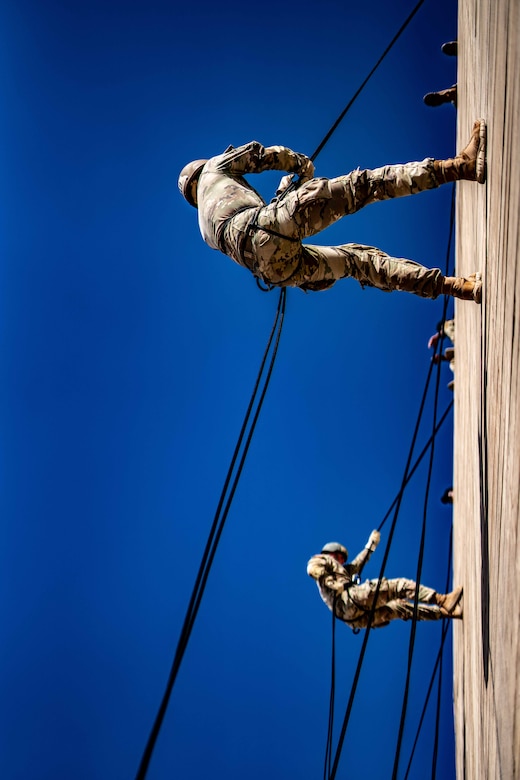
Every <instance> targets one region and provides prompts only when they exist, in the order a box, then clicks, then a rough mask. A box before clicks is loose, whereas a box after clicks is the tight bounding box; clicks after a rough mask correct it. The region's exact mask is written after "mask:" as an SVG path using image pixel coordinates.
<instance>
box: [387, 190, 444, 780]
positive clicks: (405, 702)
mask: <svg viewBox="0 0 520 780" xmlns="http://www.w3.org/2000/svg"><path fill="white" fill-rule="evenodd" d="M454 223H455V188H454V187H453V185H452V197H451V208H450V227H449V232H448V245H447V249H446V269H445V275H446V276H447V274H448V268H449V260H450V255H451V245H452V239H453V226H454ZM447 309H448V296H445V297H444V304H443V313H442V323H443V324H442V326H441V334H443V333H444V322H445V321H446V312H447ZM442 341H443V338H442V335H441V339H440V347H439V349H440V350H442ZM439 354H441V353H439ZM432 365H433V361H432ZM440 377H441V361H439V362H438V364H437V377H436V383H435V395H434V401H433V423H432V425H433V430H434V431H435V428H436V426H437V409H438V403H439V387H440ZM434 455H435V439H433V440H432V446H431V449H430V462H429V464H428V476H427V480H426V490H425V496H424V507H423V521H422V527H421V540H420V544H419V556H418V562H417V573H416V577H415V581H416V583H417V588H416V591H415V598H414V604H413V618H412V627H411V629H410V642H409V645H408V664H407V669H406V681H405V686H404V694H403V704H402V708H401V718H400V722H399V732H398V737H397V746H396V750H395V757H394V767H393V771H392V780H397V771H398V768H399V759H400V756H401V747H402V741H403V734H404V724H405V720H406V711H407V707H408V695H409V691H410V678H411V672H412V661H413V652H414V647H415V636H416V630H417V613H418V609H419V583H420V582H421V578H422V564H423V560H424V548H425V542H426V519H427V514H428V499H429V494H430V485H431V478H432V473H433V459H434Z"/></svg>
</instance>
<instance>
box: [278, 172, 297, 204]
mask: <svg viewBox="0 0 520 780" xmlns="http://www.w3.org/2000/svg"><path fill="white" fill-rule="evenodd" d="M295 176H296V174H295V173H288V174H287V175H286V176H283V177H282V179H281V181H280V184H279V185H278V189H277V190H276V197H277V198H278V197H279V196H280V195H281V194H282V193H283V192H285V190H286V189H287V187H290V186H291V184H292V183H293V179H294V177H295Z"/></svg>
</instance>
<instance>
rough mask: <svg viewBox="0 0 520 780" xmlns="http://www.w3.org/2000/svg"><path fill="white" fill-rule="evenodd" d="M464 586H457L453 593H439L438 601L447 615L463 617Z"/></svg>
mask: <svg viewBox="0 0 520 780" xmlns="http://www.w3.org/2000/svg"><path fill="white" fill-rule="evenodd" d="M461 598H462V587H459V588H455V590H452V592H451V593H446V594H444V593H437V597H436V601H437V604H438V606H439V607H440V608H441V612H442V613H443V615H444V616H445V617H462V605H461V604H460V600H461Z"/></svg>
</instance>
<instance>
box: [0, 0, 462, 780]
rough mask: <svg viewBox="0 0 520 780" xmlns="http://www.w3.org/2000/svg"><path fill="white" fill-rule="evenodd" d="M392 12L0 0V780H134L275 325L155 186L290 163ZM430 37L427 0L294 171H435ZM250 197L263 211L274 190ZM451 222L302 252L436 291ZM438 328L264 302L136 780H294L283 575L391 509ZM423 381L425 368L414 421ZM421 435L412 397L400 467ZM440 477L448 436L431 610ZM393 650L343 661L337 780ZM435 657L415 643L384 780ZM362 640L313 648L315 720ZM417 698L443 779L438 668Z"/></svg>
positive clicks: (228, 449)
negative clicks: (377, 260)
mask: <svg viewBox="0 0 520 780" xmlns="http://www.w3.org/2000/svg"><path fill="white" fill-rule="evenodd" d="M412 6H413V3H411V2H402V1H400V2H394V3H388V2H387V1H386V0H373V2H371V3H370V4H362V3H345V2H339V1H337V0H325V2H323V3H320V4H312V5H311V4H309V5H308V6H307V5H305V4H302V3H301V2H296V0H287V1H286V2H284V3H274V2H270V1H269V0H268V2H266V3H263V4H253V5H250V6H248V5H247V4H243V3H238V2H230V1H229V0H226V1H225V2H224V3H209V2H206V0H202V2H201V3H196V4H190V3H187V4H185V5H182V6H181V5H179V4H178V3H174V2H169V3H167V2H158V0H147V1H146V2H144V0H143V1H142V2H124V3H123V2H117V1H116V0H104V2H97V0H93V1H90V2H85V0H78V1H77V2H73V3H65V2H57V1H56V0H47V2H44V3H43V2H36V0H33V1H32V2H31V1H30V0H16V2H14V0H12V1H11V2H7V3H5V4H4V5H3V7H2V11H1V20H0V21H1V25H0V27H1V30H2V32H1V33H0V35H1V37H2V45H1V46H0V73H1V77H0V78H1V86H2V93H3V103H4V110H3V118H2V122H1V134H2V149H3V154H2V167H3V171H4V175H3V177H2V179H3V183H2V185H1V186H2V203H3V207H2V244H3V249H4V253H3V254H4V257H3V260H2V263H1V286H0V289H1V295H2V302H1V306H0V338H1V350H2V382H1V394H2V395H1V409H2V412H1V437H2V450H1V452H2V468H1V471H0V474H1V508H2V517H3V523H2V544H1V566H0V589H1V593H2V598H1V607H2V611H1V615H2V635H3V639H2V649H1V651H0V652H1V671H0V679H1V701H2V705H1V712H2V721H1V723H0V727H1V729H0V730H1V733H2V740H1V742H2V744H1V752H0V775H1V776H2V778H6V780H72V779H73V780H127V779H128V778H132V777H133V776H134V774H135V771H136V769H137V766H138V763H139V759H140V757H141V753H142V750H143V748H144V745H145V742H146V738H147V736H148V733H149V730H150V727H151V725H152V722H153V719H154V717H155V713H156V710H157V706H158V704H159V701H160V698H161V695H162V692H163V690H164V685H165V682H166V679H167V675H168V672H169V668H170V664H171V660H172V657H173V652H174V649H175V646H176V643H177V640H178V636H179V631H180V627H181V625H182V621H183V618H184V614H185V610H186V607H187V604H188V600H189V596H190V593H191V590H192V587H193V584H194V578H195V574H196V571H197V568H198V565H199V561H200V557H201V555H202V551H203V549H204V544H205V541H206V538H207V534H208V531H209V527H210V525H211V521H212V518H213V514H214V511H215V508H216V505H217V501H218V496H219V493H220V490H221V487H222V484H223V480H224V476H225V474H226V471H227V467H228V463H229V460H230V457H231V454H232V451H233V448H234V444H235V441H236V437H237V435H238V432H239V429H240V425H241V423H242V419H243V415H244V412H245V410H246V407H247V403H248V401H249V397H250V394H251V391H252V388H253V384H254V380H255V377H256V372H257V369H258V366H259V362H260V359H261V356H262V353H263V350H264V346H265V343H266V340H267V336H268V333H269V330H270V328H271V324H272V321H273V317H274V312H275V309H276V303H277V299H278V293H276V292H274V293H271V294H264V293H262V292H260V291H259V290H258V289H257V287H256V285H255V283H254V280H253V279H252V277H250V275H249V274H248V272H246V271H245V270H244V269H241V268H240V267H238V266H236V265H235V264H233V263H232V262H231V261H230V260H228V259H226V258H225V257H224V256H223V255H220V254H219V253H217V252H215V251H212V250H211V249H209V248H208V247H207V246H206V245H205V244H204V243H203V242H202V240H201V238H200V235H199V233H198V228H197V222H196V214H195V212H194V211H193V210H192V209H191V208H190V207H189V206H188V205H187V204H186V203H185V202H184V201H183V200H182V199H181V197H180V196H179V194H178V192H177V176H178V172H179V171H180V169H181V168H182V166H183V165H184V164H185V163H186V162H188V161H189V160H191V159H193V158H198V157H205V156H211V155H213V154H218V153H220V152H221V151H222V150H223V149H224V148H225V147H226V146H227V145H228V144H234V145H240V144H242V143H245V142H247V141H250V140H252V139H255V140H258V141H261V142H262V143H264V144H266V145H269V144H285V145H288V146H290V147H292V148H294V149H295V150H297V151H302V152H306V153H308V154H311V153H312V152H313V151H314V149H315V148H316V147H317V145H318V143H319V142H320V140H321V139H322V137H323V136H324V135H325V133H326V131H327V130H328V129H329V127H330V125H331V124H332V122H333V121H334V119H335V118H336V116H337V115H338V114H339V112H340V111H341V109H342V108H343V107H344V105H345V104H346V103H347V101H348V99H349V98H350V97H351V95H352V94H353V93H354V91H355V90H356V89H357V87H358V86H359V84H360V83H361V81H362V79H363V78H364V77H365V75H366V74H367V73H368V71H369V70H370V68H371V67H372V65H373V64H374V63H375V61H376V59H377V58H378V57H379V55H380V53H381V52H382V51H383V49H384V48H385V46H386V45H387V43H388V42H389V40H390V39H391V37H392V36H393V35H394V33H395V32H396V31H397V29H398V28H399V26H400V24H401V23H402V21H403V20H404V18H405V17H406V15H407V14H408V13H409V11H410V10H411V8H412ZM455 36H456V3H455V2H449V1H448V0H437V1H436V2H433V0H429V2H426V3H425V5H424V6H423V8H422V9H421V11H420V12H419V14H418V16H417V17H416V18H415V20H414V21H413V23H412V25H411V26H410V27H409V28H408V30H407V31H406V33H405V34H404V36H403V37H402V38H401V40H400V41H399V43H398V45H397V46H396V48H394V50H393V51H392V53H391V54H390V56H389V57H388V58H387V60H386V61H385V64H384V65H383V66H382V68H381V69H380V71H379V72H378V73H377V75H376V76H375V77H374V78H373V79H372V81H371V82H370V84H369V86H368V87H367V88H366V89H365V91H364V92H363V94H362V96H361V97H360V99H358V101H357V103H356V104H355V107H354V108H353V109H352V110H351V112H350V113H349V115H348V117H347V119H346V120H345V121H344V122H343V124H342V125H341V127H340V129H339V130H338V131H337V132H336V133H335V135H334V136H333V138H332V140H331V141H330V142H329V144H328V145H327V147H326V149H325V150H324V152H323V153H322V154H321V155H320V156H319V158H318V160H317V174H318V175H325V176H333V175H337V174H340V173H346V172H348V171H350V170H352V169H353V168H355V167H357V166H361V167H376V166H379V165H383V164H387V163H391V162H405V161H408V160H415V159H423V158H424V157H426V156H435V157H443V156H449V155H451V154H452V153H453V152H454V150H455V127H456V114H455V111H454V110H453V108H452V107H451V106H445V107H442V108H440V109H435V110H434V109H428V108H426V107H425V106H424V105H423V103H422V96H423V94H424V93H425V92H427V91H429V90H432V89H438V88H442V87H446V86H449V85H451V84H452V83H453V82H454V81H455V79H456V61H455V60H454V59H452V58H448V57H445V56H444V55H443V54H441V52H440V45H441V44H442V43H443V42H444V41H446V40H450V39H452V38H454V37H455ZM466 129H467V131H468V135H469V130H470V128H469V127H468V128H466ZM263 179H264V181H263V183H260V182H259V181H258V179H255V185H257V186H259V187H260V188H261V189H262V191H263V192H264V194H265V195H266V197H269V196H270V194H271V190H272V188H273V187H274V185H275V179H277V177H275V178H270V177H269V176H266V177H263ZM467 186H470V185H467ZM450 198H451V190H450V188H449V187H445V188H441V189H440V190H437V191H432V192H428V193H424V194H422V195H419V196H417V197H414V198H408V199H402V200H399V201H393V202H387V203H382V204H377V205H374V206H371V207H369V208H368V209H365V211H364V212H362V213H360V214H358V215H355V216H352V217H347V218H346V219H345V220H343V221H342V222H341V223H340V224H338V225H336V226H334V228H331V229H329V230H328V231H327V233H326V234H325V235H324V236H323V241H324V242H325V243H331V244H332V243H344V242H349V241H354V242H359V243H366V244H373V245H375V246H378V247H381V248H382V249H384V250H385V251H387V252H389V253H391V254H395V255H400V256H405V257H411V258H413V259H416V260H419V261H421V262H423V263H424V264H425V265H428V266H438V265H441V266H442V267H443V266H444V263H445V253H446V246H447V239H448V226H449V211H450ZM463 305H472V304H463ZM451 311H452V309H451V308H450V312H451ZM441 314H442V301H436V302H432V301H426V300H421V299H419V298H415V297H414V296H412V295H408V294H406V293H393V294H391V295H388V294H384V293H381V292H379V291H377V290H371V289H366V290H364V291H363V290H361V288H360V287H359V285H358V284H357V283H356V282H354V281H352V280H346V281H342V282H340V283H338V284H337V285H336V286H335V288H334V289H332V290H330V291H328V292H323V293H317V294H309V295H305V294H304V293H302V292H300V291H297V290H292V291H289V294H288V303H287V315H286V323H285V327H284V333H283V336H282V341H281V346H280V352H279V358H278V362H277V365H276V368H275V371H274V374H273V377H272V381H271V385H270V388H269V392H268V395H267V398H266V402H265V406H264V409H263V412H262V415H261V418H260V422H259V424H258V427H257V432H256V434H255V437H254V440H253V444H252V447H251V450H250V455H249V457H248V460H247V462H246V467H245V470H244V473H243V477H242V480H241V483H240V486H239V489H238V491H237V494H236V498H235V501H234V504H233V507H232V510H231V513H230V515H229V518H228V521H227V525H226V529H225V532H224V534H223V537H222V541H221V544H220V547H219V550H218V553H217V556H216V559H215V564H214V568H213V570H212V573H211V576H210V579H209V583H208V589H207V592H206V595H205V598H204V601H203V604H202V608H201V611H200V614H199V618H198V621H197V623H196V625H195V629H194V632H193V635H192V639H191V642H190V644H189V647H188V651H187V654H186V657H185V660H184V663H183V666H182V669H181V672H180V674H179V678H178V682H177V686H176V688H175V690H174V693H173V697H172V700H171V704H170V708H169V710H168V714H167V717H166V720H165V723H164V727H163V730H162V733H161V737H160V740H159V743H158V745H157V749H156V752H155V754H154V758H153V762H152V766H151V769H150V773H149V777H150V780H165V779H166V778H172V777H179V778H180V777H182V778H187V780H202V779H203V778H206V777H208V775H211V776H213V777H226V778H229V780H238V779H239V778H244V777H247V778H248V780H257V779H258V780H260V778H261V779H262V780H264V778H266V777H269V778H271V779H272V780H276V779H277V778H287V777H293V778H319V777H321V774H322V766H323V755H324V747H325V737H326V727H327V710H328V696H329V674H330V624H331V621H330V613H329V612H328V610H327V609H326V607H325V606H324V605H323V603H322V602H321V600H320V598H319V595H318V592H317V589H316V586H315V584H314V582H313V581H312V580H310V579H309V578H308V577H307V575H306V570H305V569H306V563H307V560H308V558H309V557H310V556H311V555H312V554H313V553H315V552H318V551H319V550H320V548H321V546H322V545H323V544H324V543H325V542H327V541H330V540H332V539H338V540H340V541H342V542H344V543H345V544H346V545H347V546H348V547H349V549H350V550H351V553H352V555H354V554H356V553H357V552H358V551H359V549H361V547H362V546H363V545H364V544H365V541H366V539H367V537H368V535H369V533H370V531H371V530H372V529H373V528H375V527H377V525H378V524H379V523H380V521H381V519H382V517H383V516H384V514H385V512H386V510H387V508H388V506H389V505H390V503H391V501H392V500H393V498H394V496H395V495H396V493H397V491H398V488H399V484H400V480H401V476H402V473H403V469H404V465H405V461H406V457H407V454H408V448H409V445H410V441H411V436H412V432H413V428H414V425H415V420H416V416H417V412H418V409H419V402H420V395H421V392H422V388H423V386H424V381H425V377H426V374H427V371H428V367H429V361H430V353H429V351H428V349H427V341H428V338H429V336H430V335H431V334H432V333H433V331H434V329H435V325H436V323H437V321H438V320H439V319H440V317H441ZM450 379H451V374H450V372H449V369H448V368H447V366H446V365H444V366H443V367H442V377H441V381H440V386H441V393H440V409H441V410H443V409H444V408H445V407H446V405H447V404H448V403H449V401H450V400H451V398H452V396H451V394H450V392H449V391H448V390H447V389H446V385H447V383H448V381H450ZM431 421H432V403H431V399H430V401H429V403H428V408H427V412H426V419H425V425H424V427H423V429H422V433H421V437H420V439H421V446H422V443H424V442H425V441H426V439H427V438H428V436H429V433H430V430H431ZM451 474H452V424H451V420H450V422H449V424H447V425H446V428H445V430H444V431H443V433H442V436H440V438H439V440H438V442H437V450H436V461H435V466H434V474H433V482H432V489H431V509H430V514H429V521H428V533H427V541H426V558H425V564H424V574H423V578H422V579H423V581H424V582H425V583H426V584H428V585H432V586H434V587H436V588H438V589H439V590H442V589H443V588H444V583H445V577H446V571H447V547H448V537H449V529H450V524H451V510H450V508H449V507H445V506H443V505H442V504H441V503H440V500H439V499H440V496H441V495H442V493H443V491H444V489H445V488H446V487H447V486H448V485H449V484H450V483H451ZM424 488H425V470H424V469H421V471H420V473H419V474H418V475H417V476H416V477H415V479H414V481H413V483H412V485H411V486H410V489H409V491H408V492H407V497H406V500H405V502H404V504H403V508H402V513H401V517H400V520H399V523H398V526H397V532H396V538H395V541H394V544H393V546H392V551H391V555H390V559H389V563H388V566H387V574H388V576H409V577H412V578H413V577H414V576H415V571H416V566H417V552H418V543H419V533H420V523H421V520H422V511H423V497H424ZM385 531H386V527H385ZM385 541H386V536H385V533H384V534H383V542H385ZM382 555H383V546H381V547H380V549H379V550H378V553H377V554H376V555H375V556H374V557H373V559H372V561H371V563H370V564H369V566H368V567H367V568H366V570H365V573H364V574H365V575H366V576H377V574H378V572H379V566H380V563H381V560H382ZM409 632H410V625H409V624H405V623H394V624H393V625H391V626H390V627H389V628H387V629H384V630H381V631H377V632H374V633H373V636H372V637H371V639H370V643H369V649H368V653H367V657H366V660H365V665H364V670H363V674H362V676H361V681H360V686H359V692H358V696H357V698H356V703H355V707H354V714H353V719H352V722H351V726H350V728H349V731H348V732H347V739H346V742H345V747H344V751H343V756H342V761H341V764H340V771H339V775H338V777H343V778H347V777H358V776H363V777H369V778H370V779H371V780H379V779H380V778H381V780H386V779H387V778H389V776H390V771H391V767H392V763H393V753H394V749H395V742H396V737H397V728H398V722H399V716H400V706H401V698H402V690H403V681H404V675H405V670H406V661H407V648H408V638H409ZM440 635H441V624H440V623H432V624H428V625H425V624H423V625H420V626H419V627H418V639H417V648H416V659H415V666H414V675H413V680H412V688H411V701H410V707H409V721H408V725H407V729H406V734H405V748H404V750H403V761H404V764H405V765H406V761H407V759H408V755H409V746H410V740H411V739H412V738H413V736H414V735H415V728H416V723H417V717H418V714H419V712H420V709H421V707H422V703H423V700H424V695H425V691H426V687H427V684H428V682H429V679H430V674H431V669H432V665H433V661H434V659H435V655H436V652H437V647H438V641H439V639H440ZM361 642H362V637H361V635H360V636H354V635H353V634H352V632H351V631H350V630H349V629H348V628H347V627H345V626H342V625H338V630H337V645H338V646H337V658H338V682H337V691H336V699H337V704H338V715H337V719H338V723H339V722H340V721H341V719H342V716H343V712H344V707H345V705H346V702H347V698H348V693H349V690H350V685H351V681H352V674H353V671H354V668H355V665H356V662H357V658H358V653H359V650H360V647H361ZM449 644H450V643H448V646H449ZM448 655H449V653H448ZM444 682H445V686H444V688H445V690H444V694H445V695H444V701H443V720H442V730H441V745H440V750H441V757H440V759H439V776H441V777H443V778H451V777H453V776H454V756H453V753H454V744H453V719H452V709H451V662H447V664H446V667H445V678H444ZM432 736H433V726H432V719H431V718H430V717H429V718H428V720H427V724H426V727H425V730H424V734H423V737H422V738H421V742H420V745H419V751H418V756H417V761H416V763H415V764H414V768H413V772H412V775H411V777H413V778H424V777H429V776H430V775H429V772H430V769H429V767H430V766H431V749H432V747H431V746H432Z"/></svg>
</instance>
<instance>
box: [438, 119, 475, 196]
mask: <svg viewBox="0 0 520 780" xmlns="http://www.w3.org/2000/svg"><path fill="white" fill-rule="evenodd" d="M433 168H434V171H435V175H436V177H437V181H438V182H439V184H446V183H447V182H450V181H459V179H466V180H467V181H477V182H478V183H479V184H483V183H484V181H485V179H486V123H485V122H484V120H483V119H477V121H476V122H475V124H474V125H473V130H472V133H471V138H470V140H469V143H468V145H467V146H466V148H465V149H464V150H463V151H462V152H460V153H459V154H458V155H457V156H456V157H453V158H452V159H450V160H434V161H433Z"/></svg>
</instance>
